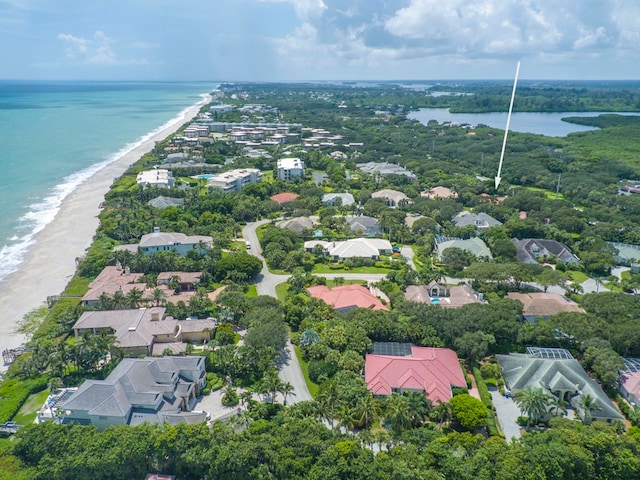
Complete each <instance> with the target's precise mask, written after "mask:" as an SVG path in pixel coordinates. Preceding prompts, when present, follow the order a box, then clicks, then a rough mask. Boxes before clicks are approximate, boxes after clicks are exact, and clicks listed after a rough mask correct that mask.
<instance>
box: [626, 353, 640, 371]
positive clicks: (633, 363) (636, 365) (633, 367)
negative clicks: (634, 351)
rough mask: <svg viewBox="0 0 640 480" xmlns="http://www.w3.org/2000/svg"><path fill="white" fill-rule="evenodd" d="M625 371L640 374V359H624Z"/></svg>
mask: <svg viewBox="0 0 640 480" xmlns="http://www.w3.org/2000/svg"><path fill="white" fill-rule="evenodd" d="M623 360H624V370H623V373H634V372H640V358H633V357H629V358H624V359H623Z"/></svg>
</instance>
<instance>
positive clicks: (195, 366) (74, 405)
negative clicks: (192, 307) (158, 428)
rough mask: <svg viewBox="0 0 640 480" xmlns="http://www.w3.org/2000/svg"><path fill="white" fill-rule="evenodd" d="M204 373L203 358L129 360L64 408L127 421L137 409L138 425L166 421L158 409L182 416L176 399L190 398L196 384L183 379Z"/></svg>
mask: <svg viewBox="0 0 640 480" xmlns="http://www.w3.org/2000/svg"><path fill="white" fill-rule="evenodd" d="M201 371H204V363H203V358H202V357H163V358H152V357H147V358H141V359H134V358H125V359H124V360H122V361H121V362H120V364H118V366H117V367H116V368H115V369H114V370H113V371H112V372H111V373H110V374H109V376H108V377H107V378H106V379H105V380H86V381H85V382H84V383H83V384H82V385H81V386H80V388H78V390H77V391H76V392H75V393H74V394H73V395H72V396H71V397H70V398H69V399H68V400H67V401H66V402H64V404H63V405H62V408H63V409H64V410H70V411H72V412H73V411H76V412H77V411H83V412H88V414H89V415H93V416H107V417H120V418H124V419H125V420H129V418H128V416H129V414H130V412H131V411H133V410H134V409H135V410H136V419H135V421H136V422H140V421H144V420H142V419H143V418H145V419H146V420H147V421H148V420H150V419H154V418H155V419H156V420H157V419H162V417H161V416H156V414H157V413H158V408H159V410H164V409H166V410H168V413H171V414H177V413H179V412H177V408H178V407H177V406H175V400H176V398H179V397H182V396H187V395H188V394H189V393H190V390H191V389H192V388H193V383H192V382H191V381H187V380H183V379H181V378H180V375H186V376H187V377H192V376H194V374H193V373H192V372H199V373H198V374H195V376H198V375H199V374H200V373H201ZM196 379H197V378H196ZM161 397H162V398H163V399H164V401H162V400H161ZM158 405H160V407H158ZM198 418H199V417H198Z"/></svg>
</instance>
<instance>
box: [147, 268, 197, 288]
mask: <svg viewBox="0 0 640 480" xmlns="http://www.w3.org/2000/svg"><path fill="white" fill-rule="evenodd" d="M200 277H202V273H201V272H161V273H159V274H158V280H157V283H158V285H167V286H173V284H175V287H174V289H175V290H179V291H183V292H192V291H194V290H195V289H196V285H197V284H198V283H199V282H200Z"/></svg>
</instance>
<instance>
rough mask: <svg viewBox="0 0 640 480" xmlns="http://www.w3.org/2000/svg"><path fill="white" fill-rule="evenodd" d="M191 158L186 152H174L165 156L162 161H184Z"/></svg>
mask: <svg viewBox="0 0 640 480" xmlns="http://www.w3.org/2000/svg"><path fill="white" fill-rule="evenodd" d="M187 160H189V155H188V154H187V153H185V152H173V153H170V154H169V155H167V156H166V157H165V159H164V160H163V161H162V163H182V162H186V161H187Z"/></svg>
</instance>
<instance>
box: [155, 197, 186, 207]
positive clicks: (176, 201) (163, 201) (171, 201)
mask: <svg viewBox="0 0 640 480" xmlns="http://www.w3.org/2000/svg"><path fill="white" fill-rule="evenodd" d="M147 205H151V206H152V207H155V208H160V209H163V208H169V207H180V206H182V205H184V199H182V198H171V197H163V196H160V197H156V198H152V199H151V200H149V201H148V202H147Z"/></svg>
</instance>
